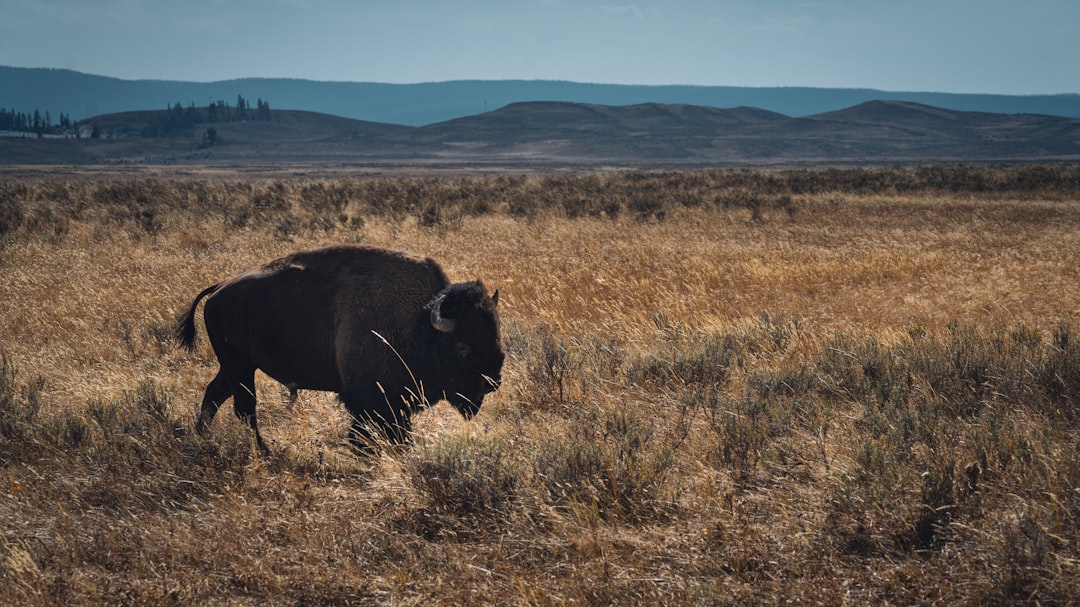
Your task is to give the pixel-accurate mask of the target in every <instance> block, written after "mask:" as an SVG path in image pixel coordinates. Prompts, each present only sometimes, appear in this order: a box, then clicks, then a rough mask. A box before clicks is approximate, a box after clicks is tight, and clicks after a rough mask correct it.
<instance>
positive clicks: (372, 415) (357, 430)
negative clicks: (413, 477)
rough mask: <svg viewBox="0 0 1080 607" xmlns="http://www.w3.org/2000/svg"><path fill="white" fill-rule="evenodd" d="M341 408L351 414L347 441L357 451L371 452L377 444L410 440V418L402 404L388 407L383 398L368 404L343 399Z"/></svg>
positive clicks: (395, 443) (393, 443) (399, 442)
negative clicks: (375, 403) (378, 401)
mask: <svg viewBox="0 0 1080 607" xmlns="http://www.w3.org/2000/svg"><path fill="white" fill-rule="evenodd" d="M345 408H346V409H348V411H349V414H350V415H351V416H352V418H353V422H352V429H351V430H350V431H349V442H350V443H351V444H352V447H353V449H354V450H356V451H357V452H358V453H361V454H364V455H371V454H373V453H375V451H376V450H377V449H378V447H379V446H380V445H402V444H409V443H411V442H412V419H411V418H410V414H409V411H408V410H407V409H405V408H404V407H401V408H392V407H390V406H388V405H387V403H386V402H385V401H384V402H383V403H380V405H377V406H374V407H371V406H364V405H362V404H359V403H355V402H350V401H348V400H346V402H345Z"/></svg>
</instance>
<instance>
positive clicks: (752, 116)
mask: <svg viewBox="0 0 1080 607" xmlns="http://www.w3.org/2000/svg"><path fill="white" fill-rule="evenodd" d="M161 115H162V112H126V113H122V114H110V115H105V116H99V117H96V118H93V119H90V120H87V121H83V122H82V123H80V124H81V126H82V127H83V132H84V133H85V132H88V130H89V128H91V127H97V130H98V131H99V132H100V133H101V135H102V138H101V139H93V140H91V139H85V138H84V139H80V140H70V139H68V140H47V139H46V140H26V139H20V140H16V139H8V138H0V162H2V163H6V164H18V163H25V164H49V163H69V164H79V163H106V164H107V163H129V162H134V163H172V162H180V163H230V164H244V163H286V162H313V163H326V162H333V163H366V164H418V165H426V164H477V163H480V164H497V165H498V164H507V165H523V164H541V165H628V166H693V165H716V164H733V165H737V164H813V163H862V164H866V163H897V162H933V161H1002V162H1004V161H1062V160H1072V161H1075V160H1077V159H1080V119H1075V118H1065V117H1059V116H1045V115H1037V114H991V113H985V112H960V111H954V110H946V109H942V108H937V107H932V106H927V105H921V104H917V103H912V102H906V101H874V102H868V103H863V104H860V105H856V106H853V107H850V108H847V109H844V110H840V111H835V112H828V113H824V114H817V115H813V116H807V117H802V118H791V117H788V116H785V115H783V114H778V113H775V112H769V111H765V110H761V109H757V108H750V107H737V108H730V109H720V108H714V107H708V106H700V105H686V104H657V103H648V104H639V105H629V106H606V105H595V104H581V103H565V102H530V103H514V104H510V105H508V106H505V107H502V108H499V109H497V110H494V111H491V112H486V113H483V114H479V115H475V116H467V117H464V118H457V119H454V120H449V121H446V122H440V123H437V124H433V125H428V126H423V127H408V126H401V125H390V124H382V123H374V122H365V121H360V120H353V119H349V118H342V117H338V116H331V115H327V114H319V113H315V112H302V111H286V110H274V111H272V112H271V113H270V117H269V120H247V121H233V122H214V123H207V122H196V123H193V124H191V125H190V126H189V128H186V129H181V130H180V132H176V133H172V135H171V136H167V137H143V136H140V134H141V133H145V132H146V129H147V125H151V124H154V120H159V119H160V117H161ZM210 129H213V135H214V136H213V137H212V138H211V137H209V132H210Z"/></svg>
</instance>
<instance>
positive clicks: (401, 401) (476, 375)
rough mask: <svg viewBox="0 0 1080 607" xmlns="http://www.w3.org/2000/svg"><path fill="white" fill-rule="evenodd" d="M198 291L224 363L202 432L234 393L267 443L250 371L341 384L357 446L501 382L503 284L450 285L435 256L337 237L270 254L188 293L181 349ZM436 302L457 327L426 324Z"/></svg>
mask: <svg viewBox="0 0 1080 607" xmlns="http://www.w3.org/2000/svg"><path fill="white" fill-rule="evenodd" d="M440 296H441V298H440ZM204 297H207V300H206V305H205V308H204V311H203V318H204V321H205V323H206V332H207V335H208V336H209V338H210V344H211V345H212V346H213V348H214V353H215V354H216V355H217V359H218V362H219V364H220V367H221V368H220V370H219V371H218V374H217V376H216V377H215V378H214V379H213V380H212V381H211V382H210V384H209V385H208V386H207V388H206V394H205V396H204V398H203V402H202V407H201V409H200V413H199V420H198V423H197V425H196V430H198V431H199V432H200V433H203V434H205V432H206V430H207V428H208V426H209V425H210V423H211V422H212V421H213V419H214V415H215V413H216V412H217V409H218V407H220V406H221V404H222V403H224V402H225V401H226V400H227V399H229V398H230V397H231V398H232V399H233V408H234V410H235V412H236V414H237V415H238V416H240V417H241V418H242V419H244V420H246V421H247V422H248V423H249V424H250V425H251V428H252V429H253V430H254V431H255V436H256V440H257V441H258V444H259V447H260V448H261V449H263V450H264V451H266V445H265V443H264V442H263V439H262V436H261V435H260V434H259V428H258V423H257V421H256V414H255V402H256V399H255V383H254V375H255V370H256V369H259V370H262V371H263V372H264V373H266V374H267V375H269V376H270V377H272V378H274V379H276V380H277V381H279V382H281V383H283V384H285V385H286V386H289V387H290V388H291V389H293V390H295V389H307V390H324V391H329V392H337V393H338V395H339V397H340V398H341V400H342V402H344V404H345V407H346V409H347V410H348V411H349V413H350V414H352V416H353V419H354V424H353V433H352V438H353V441H354V443H355V444H356V445H357V446H358V447H360V448H362V449H370V446H371V445H370V443H371V440H372V439H377V438H380V435H381V438H386V439H389V440H390V441H391V442H403V441H407V440H409V432H410V429H411V422H410V416H411V414H412V413H413V412H414V411H416V410H418V409H420V408H422V407H424V406H426V405H428V404H433V403H436V402H438V401H439V400H442V399H444V398H445V399H447V400H449V401H450V403H451V404H453V405H454V406H455V407H456V408H457V409H458V410H459V411H460V412H461V414H462V415H464V416H465V417H466V418H470V417H472V415H474V414H475V413H476V411H477V410H478V409H479V407H480V403H481V401H482V400H483V398H484V395H485V394H487V393H488V392H491V391H492V390H494V389H496V388H497V387H498V385H499V382H500V381H501V376H500V372H501V369H502V363H503V358H504V355H503V351H502V344H501V341H500V337H499V317H498V313H497V312H496V310H495V306H496V303H497V302H498V292H496V293H495V294H494V296H488V294H487V291H486V289H485V288H484V286H483V284H482V283H480V282H479V281H475V282H468V283H458V284H451V283H450V280H449V279H448V278H447V276H446V274H445V272H443V270H442V268H441V267H440V266H439V264H438V263H436V262H435V261H434V260H432V259H419V258H416V257H412V256H409V255H406V254H404V253H398V252H393V251H385V250H381V249H375V248H370V247H359V246H336V247H328V248H324V249H316V250H312V251H304V252H300V253H295V254H292V255H289V256H287V257H283V258H281V259H277V260H274V261H271V262H270V263H268V264H266V265H264V266H262V267H260V268H256V269H253V270H250V271H248V272H245V273H243V274H241V275H239V276H237V277H236V278H233V279H232V280H229V281H226V282H222V283H218V284H216V285H213V286H210V287H207V288H206V289H204V290H203V291H202V292H201V293H199V295H198V296H196V297H195V300H194V301H193V302H192V303H191V306H190V307H189V308H188V310H187V311H186V312H185V313H184V315H183V316H182V317H181V318H180V321H179V325H178V327H177V338H178V340H179V341H180V343H181V344H182V345H184V346H185V347H187V348H188V349H191V348H194V346H195V331H196V329H195V310H196V308H197V306H198V304H199V301H200V300H201V299H202V298H204ZM437 302H438V303H437ZM434 305H438V306H439V308H440V309H439V312H440V313H441V316H442V317H443V318H444V319H446V320H449V321H451V322H453V324H454V328H453V330H452V331H450V332H444V331H440V330H438V329H437V328H436V326H435V324H433V315H432V307H433V306H434ZM443 328H444V329H445V327H443ZM373 429H375V433H374V434H373V433H372V430H373Z"/></svg>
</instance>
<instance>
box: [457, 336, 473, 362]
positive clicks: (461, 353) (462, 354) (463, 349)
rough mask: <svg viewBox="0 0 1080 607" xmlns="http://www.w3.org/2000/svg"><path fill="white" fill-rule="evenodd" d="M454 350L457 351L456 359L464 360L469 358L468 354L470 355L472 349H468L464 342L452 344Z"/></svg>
mask: <svg viewBox="0 0 1080 607" xmlns="http://www.w3.org/2000/svg"><path fill="white" fill-rule="evenodd" d="M454 349H455V350H456V351H457V355H458V358H460V359H461V360H465V359H466V358H468V357H469V355H470V354H472V349H471V348H469V345H468V344H466V343H464V342H460V341H459V342H457V343H456V344H454Z"/></svg>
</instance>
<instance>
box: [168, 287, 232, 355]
mask: <svg viewBox="0 0 1080 607" xmlns="http://www.w3.org/2000/svg"><path fill="white" fill-rule="evenodd" d="M221 284H222V283H220V282H219V283H218V284H216V285H210V286H209V287H206V288H205V289H203V290H202V292H201V293H199V294H198V295H196V296H195V301H193V302H191V306H190V307H189V308H188V309H187V312H184V313H183V314H182V315H181V316H180V318H179V319H177V323H176V341H178V342H180V345H181V346H184V348H186V349H187V350H189V351H191V350H194V349H195V308H197V307H199V301H200V300H201V299H202V298H204V297H206V296H207V295H210V294H212V293H213V292H214V291H217V290H218V289H219V288H221Z"/></svg>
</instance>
